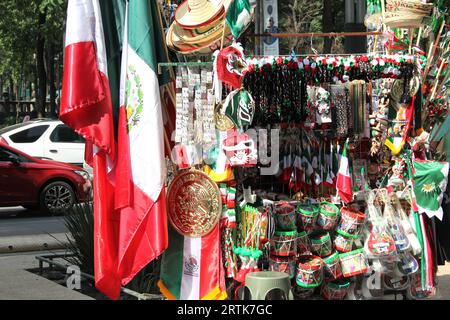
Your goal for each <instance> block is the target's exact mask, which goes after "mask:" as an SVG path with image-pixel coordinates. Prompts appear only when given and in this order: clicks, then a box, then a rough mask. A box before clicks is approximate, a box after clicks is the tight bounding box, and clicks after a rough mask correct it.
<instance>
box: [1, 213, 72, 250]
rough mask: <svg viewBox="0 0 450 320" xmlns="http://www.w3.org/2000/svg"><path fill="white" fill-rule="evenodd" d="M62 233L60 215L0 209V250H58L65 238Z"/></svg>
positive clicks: (64, 231)
mask: <svg viewBox="0 0 450 320" xmlns="http://www.w3.org/2000/svg"><path fill="white" fill-rule="evenodd" d="M66 232H67V229H66V227H65V225H64V219H63V217H62V216H49V215H46V214H42V213H40V212H37V211H31V210H26V209H24V208H22V207H14V208H0V253H14V252H25V251H39V250H49V249H59V248H61V247H63V245H64V243H66V241H67V238H66Z"/></svg>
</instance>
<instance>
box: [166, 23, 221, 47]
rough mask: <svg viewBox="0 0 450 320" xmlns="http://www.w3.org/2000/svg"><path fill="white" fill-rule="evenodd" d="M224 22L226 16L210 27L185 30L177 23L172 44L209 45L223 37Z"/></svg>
mask: <svg viewBox="0 0 450 320" xmlns="http://www.w3.org/2000/svg"><path fill="white" fill-rule="evenodd" d="M224 20H225V16H222V17H221V18H220V19H217V20H215V21H214V22H212V23H211V24H209V25H206V26H203V27H199V28H195V29H185V28H183V27H181V26H180V25H178V24H176V23H175V24H173V34H172V39H171V42H172V43H173V44H175V45H180V44H183V43H190V44H196V45H199V46H201V45H205V44H208V43H210V42H211V41H213V40H214V39H217V38H218V37H220V36H222V33H223V26H224V24H223V22H224Z"/></svg>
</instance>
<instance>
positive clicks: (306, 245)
mask: <svg viewBox="0 0 450 320" xmlns="http://www.w3.org/2000/svg"><path fill="white" fill-rule="evenodd" d="M297 254H298V255H310V254H312V252H311V241H310V240H309V236H308V234H307V233H306V231H302V232H299V233H298V238H297Z"/></svg>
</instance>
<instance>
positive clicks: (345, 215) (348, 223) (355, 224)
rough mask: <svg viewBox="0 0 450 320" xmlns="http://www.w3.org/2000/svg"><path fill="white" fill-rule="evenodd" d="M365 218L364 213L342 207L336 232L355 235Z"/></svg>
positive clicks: (357, 233)
mask: <svg viewBox="0 0 450 320" xmlns="http://www.w3.org/2000/svg"><path fill="white" fill-rule="evenodd" d="M365 219H366V215H365V214H364V213H362V212H359V211H358V210H355V209H352V208H347V207H343V208H342V209H341V220H340V222H339V225H338V228H337V232H338V233H339V234H340V235H343V236H347V237H352V236H357V235H359V233H360V232H361V229H362V227H363V224H364V221H365Z"/></svg>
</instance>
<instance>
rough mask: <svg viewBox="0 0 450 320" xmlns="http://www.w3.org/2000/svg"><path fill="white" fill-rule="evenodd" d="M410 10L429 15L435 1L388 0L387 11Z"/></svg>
mask: <svg viewBox="0 0 450 320" xmlns="http://www.w3.org/2000/svg"><path fill="white" fill-rule="evenodd" d="M403 10H410V11H412V12H417V13H422V14H425V15H428V14H430V13H431V11H432V10H433V3H423V2H421V1H419V0H401V1H399V0H386V11H387V12H389V11H403Z"/></svg>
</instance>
